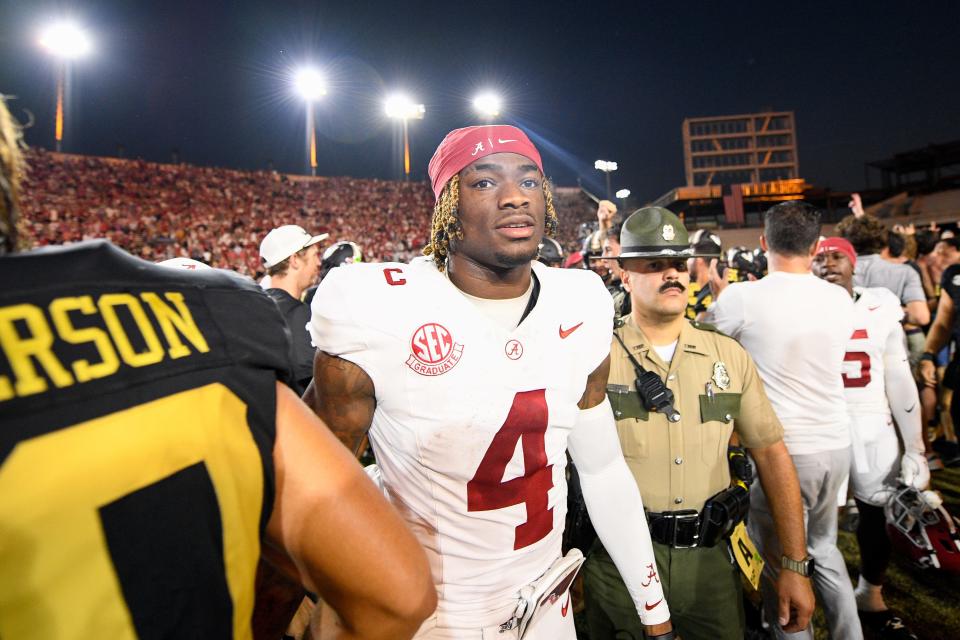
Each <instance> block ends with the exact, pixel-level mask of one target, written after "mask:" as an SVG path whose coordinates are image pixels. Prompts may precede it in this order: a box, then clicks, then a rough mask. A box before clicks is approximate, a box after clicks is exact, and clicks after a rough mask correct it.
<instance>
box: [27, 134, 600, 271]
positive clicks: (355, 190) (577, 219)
mask: <svg viewBox="0 0 960 640" xmlns="http://www.w3.org/2000/svg"><path fill="white" fill-rule="evenodd" d="M27 160H28V164H29V171H28V175H27V184H26V185H25V189H24V199H23V200H24V202H23V209H24V211H23V214H24V219H25V221H26V224H25V227H26V228H25V236H26V238H27V242H28V243H29V244H30V245H31V246H43V245H48V244H62V243H68V242H76V241H80V240H85V239H91V238H108V239H110V240H111V241H113V242H114V243H115V244H117V245H118V246H120V247H122V248H124V249H126V250H127V251H130V252H131V253H133V254H134V255H138V256H141V257H143V258H145V259H147V260H162V259H166V258H173V257H177V256H186V257H190V258H194V259H196V260H201V261H203V262H206V263H208V264H210V265H212V266H215V267H223V268H228V269H233V270H235V271H238V272H240V273H243V274H246V275H249V276H252V277H258V276H259V275H260V274H261V273H262V271H263V269H262V267H261V264H260V259H259V252H258V248H259V245H260V240H261V239H262V238H263V236H264V235H265V234H266V232H267V231H269V230H270V229H272V228H273V227H275V226H279V225H281V224H298V225H300V226H302V227H304V228H305V229H308V230H309V231H311V232H314V233H320V232H327V233H329V234H330V238H329V240H328V242H329V243H333V242H336V241H338V240H353V241H354V242H357V243H359V244H360V245H361V247H362V248H363V251H364V257H365V259H367V260H371V261H387V260H400V261H407V260H410V259H411V258H413V257H415V256H417V255H420V250H421V249H422V248H423V246H424V244H425V243H426V241H427V239H428V235H429V232H430V216H431V212H432V210H433V195H432V193H431V192H430V188H429V186H428V185H427V184H426V183H425V182H407V183H405V182H394V181H385V180H371V179H359V178H346V177H335V178H326V177H318V178H308V177H304V176H291V175H283V174H279V173H276V172H271V171H235V170H230V169H218V168H209V167H196V166H191V165H186V164H176V165H174V164H157V163H150V162H144V161H142V160H124V159H117V158H99V157H88V156H73V155H66V154H57V153H51V152H47V151H44V150H42V149H31V150H30V151H29V153H28V155H27ZM564 191H565V193H563V194H558V196H557V198H556V199H555V204H556V207H557V210H558V215H559V217H560V221H561V226H560V228H561V240H562V242H563V244H564V246H565V247H567V248H573V247H575V246H577V244H578V243H577V235H576V234H577V231H578V227H579V226H580V223H582V222H585V221H589V220H591V219H595V214H594V207H593V205H592V203H591V202H590V201H589V200H588V199H587V198H586V197H584V196H582V195H579V194H577V193H575V192H570V190H564Z"/></svg>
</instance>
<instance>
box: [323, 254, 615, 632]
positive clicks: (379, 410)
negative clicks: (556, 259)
mask: <svg viewBox="0 0 960 640" xmlns="http://www.w3.org/2000/svg"><path fill="white" fill-rule="evenodd" d="M533 272H534V274H535V275H536V280H537V282H539V292H538V295H537V298H536V303H535V305H534V306H533V309H532V310H531V311H530V312H529V314H528V315H527V317H526V318H525V319H524V320H523V322H522V323H521V324H520V325H519V326H518V327H516V328H515V329H513V330H510V331H507V330H505V329H503V328H502V327H501V326H498V325H497V324H496V323H494V322H493V321H491V320H489V319H488V318H487V316H485V315H484V314H483V313H482V312H481V311H479V310H478V308H477V307H476V306H475V305H474V303H473V302H471V301H470V300H468V299H467V298H466V297H465V296H464V295H463V294H462V293H461V292H460V291H459V290H458V289H457V288H456V287H455V286H454V285H453V284H452V283H451V282H450V280H449V279H448V278H447V277H446V276H445V275H444V274H443V273H441V272H440V271H439V270H438V269H437V268H436V266H435V265H434V263H433V261H432V260H430V259H427V258H420V259H416V260H414V261H413V262H412V263H410V264H399V263H381V264H353V265H347V266H345V267H341V268H339V269H334V270H333V271H331V272H330V273H329V274H328V275H327V277H326V278H325V279H324V280H323V282H322V283H321V285H320V288H319V289H318V291H317V295H316V297H315V298H314V299H313V305H312V318H311V323H310V332H311V335H312V336H313V341H314V344H315V346H317V347H318V348H319V349H321V350H323V351H325V352H326V353H329V354H331V355H334V356H338V357H340V358H344V359H345V360H349V361H351V362H353V363H355V364H357V365H359V366H360V367H361V368H362V369H363V370H364V371H365V372H366V373H367V374H368V375H369V376H370V378H371V379H372V380H373V383H374V386H375V388H376V401H377V406H376V411H375V413H374V417H373V424H372V426H371V429H370V440H371V443H372V445H373V449H374V453H375V454H376V457H377V463H378V465H379V466H380V469H381V472H382V474H383V479H384V484H385V487H386V490H387V492H388V494H389V496H390V498H391V500H392V502H393V503H394V505H395V506H396V507H397V508H398V509H399V510H400V512H401V513H402V514H403V516H404V518H405V519H406V521H407V523H408V524H409V525H410V527H411V528H412V529H413V531H414V532H415V534H416V535H417V537H418V538H419V540H420V542H421V544H422V545H423V546H424V548H425V549H426V550H427V555H428V556H429V557H430V560H431V564H432V568H433V572H434V581H435V583H436V585H437V592H438V596H439V606H438V622H439V624H440V625H441V626H464V625H475V624H489V623H490V622H491V620H490V614H491V612H493V611H498V612H501V611H506V610H511V612H512V607H513V606H515V604H516V600H517V592H518V589H519V587H521V586H523V585H525V584H528V583H530V582H531V581H533V580H534V579H536V578H537V577H539V576H540V575H541V574H542V573H543V572H544V571H546V570H547V568H548V567H549V566H550V564H551V562H553V560H555V559H556V558H557V557H559V555H560V540H561V534H562V532H563V526H564V516H565V512H566V492H567V488H566V479H565V475H564V471H565V467H566V460H567V459H566V449H567V436H568V435H569V433H570V430H571V429H572V428H573V426H574V424H575V422H576V420H577V416H578V412H579V409H578V407H577V403H578V402H579V400H580V398H581V397H582V395H583V392H584V390H585V387H586V381H587V377H588V376H589V375H590V373H591V372H593V370H594V369H596V368H597V366H599V365H600V363H601V362H603V360H604V359H605V358H606V357H607V356H608V355H609V353H610V341H611V335H612V334H611V332H612V325H613V304H612V300H611V298H610V295H609V294H608V293H607V291H606V289H605V288H604V286H603V284H602V282H601V280H600V279H599V278H598V277H597V276H596V275H595V274H593V273H592V272H590V271H585V270H561V269H552V268H548V267H546V266H544V265H542V264H540V263H539V262H534V263H533ZM534 292H535V293H537V290H536V288H535V290H534ZM505 619H506V618H504V621H505Z"/></svg>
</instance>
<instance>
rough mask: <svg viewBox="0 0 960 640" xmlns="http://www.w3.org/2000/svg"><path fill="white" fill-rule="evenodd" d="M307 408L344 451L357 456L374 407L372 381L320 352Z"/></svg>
mask: <svg viewBox="0 0 960 640" xmlns="http://www.w3.org/2000/svg"><path fill="white" fill-rule="evenodd" d="M311 392H312V397H311V398H310V399H309V400H307V399H306V398H305V400H306V401H307V404H308V405H309V406H310V407H311V408H312V409H313V411H314V412H315V413H316V414H317V415H318V416H319V417H320V418H321V419H322V420H323V421H324V422H325V423H326V424H327V427H328V428H329V429H330V430H331V431H332V432H333V433H334V435H336V436H337V438H339V440H340V442H342V443H343V444H344V446H345V447H347V448H348V449H350V450H351V451H353V452H354V454H355V455H357V456H359V455H360V453H361V451H360V445H361V444H362V443H363V442H364V440H365V436H366V433H367V430H368V429H369V428H370V423H371V422H372V421H373V412H374V410H375V409H376V407H377V400H376V394H375V390H374V387H373V380H371V379H370V376H368V375H367V373H366V372H365V371H364V370H363V369H361V368H360V367H359V366H357V365H355V364H353V363H352V362H348V361H347V360H344V359H342V358H337V357H334V356H331V355H329V354H326V353H324V352H323V351H319V350H318V351H317V354H316V356H315V357H314V360H313V382H312V383H311V388H308V389H307V393H306V394H305V395H311Z"/></svg>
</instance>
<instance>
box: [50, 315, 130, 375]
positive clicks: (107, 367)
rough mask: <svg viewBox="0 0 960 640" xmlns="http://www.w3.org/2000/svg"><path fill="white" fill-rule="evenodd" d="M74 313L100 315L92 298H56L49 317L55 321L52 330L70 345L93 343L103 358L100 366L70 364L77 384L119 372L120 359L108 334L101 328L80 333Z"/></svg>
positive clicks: (85, 363)
mask: <svg viewBox="0 0 960 640" xmlns="http://www.w3.org/2000/svg"><path fill="white" fill-rule="evenodd" d="M71 311H78V312H80V313H82V314H83V315H87V316H89V315H93V314H95V313H97V305H95V304H94V303H93V298H92V297H90V296H80V297H77V298H57V299H56V300H54V301H53V302H51V303H50V317H51V318H53V326H54V327H55V328H56V330H57V334H58V335H59V336H60V338H61V339H62V340H63V341H64V342H68V343H70V344H86V343H90V344H92V345H93V347H94V348H95V349H96V350H97V353H98V354H99V355H100V362H94V363H91V362H90V361H89V360H84V359H82V358H81V359H80V360H75V361H74V362H73V364H71V367H72V368H73V375H74V376H76V378H77V382H88V381H90V380H96V379H97V378H105V377H106V376H112V375H113V374H115V373H116V372H117V369H119V368H120V359H119V358H118V357H117V351H116V349H114V348H113V344H112V343H111V342H110V338H109V337H108V336H107V333H106V331H104V330H103V329H100V328H98V327H86V328H84V329H77V328H76V327H75V326H73V322H71V320H70V312H71Z"/></svg>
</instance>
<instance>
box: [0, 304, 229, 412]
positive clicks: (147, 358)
mask: <svg viewBox="0 0 960 640" xmlns="http://www.w3.org/2000/svg"><path fill="white" fill-rule="evenodd" d="M141 301H142V302H143V303H145V304H146V306H144V304H142V303H141ZM46 311H47V313H46V314H45V313H44V309H42V308H41V307H39V306H36V305H32V304H17V305H12V306H9V307H0V346H2V351H0V353H2V354H3V356H4V357H5V358H6V360H7V362H9V364H10V367H9V369H10V372H11V373H12V374H13V375H12V376H7V375H0V402H3V401H5V400H10V399H11V398H13V397H15V396H19V397H23V396H29V395H34V394H37V393H43V392H44V391H47V389H48V388H49V386H50V383H51V382H52V383H53V385H54V386H56V387H58V388H59V387H68V386H70V385H72V384H74V383H75V382H76V383H82V382H89V381H91V380H96V379H99V378H105V377H107V376H111V375H114V374H115V373H117V372H118V371H119V370H120V362H121V361H122V362H124V363H126V364H127V365H129V366H131V367H145V366H149V365H153V364H157V363H158V362H161V361H163V360H164V359H165V358H169V359H171V360H175V359H178V358H183V357H185V356H189V355H191V354H193V353H207V352H209V351H210V345H209V344H208V343H207V339H206V337H205V336H204V335H203V333H202V332H201V331H200V327H199V326H198V325H197V323H196V321H195V320H194V318H193V314H192V313H191V312H190V309H189V307H188V306H187V304H186V302H185V301H184V297H183V294H182V293H180V292H177V291H167V292H164V293H162V294H157V293H153V292H143V293H140V294H139V296H135V295H133V294H130V293H107V294H104V295H102V296H100V298H99V299H96V300H95V299H94V297H92V296H89V295H87V296H68V297H62V298H55V299H54V300H52V301H51V302H50V304H49V305H48V307H47V309H46ZM148 312H149V313H148ZM121 313H122V314H124V316H125V317H128V318H129V319H132V321H133V323H132V325H131V324H129V323H128V325H127V326H126V327H125V326H124V323H123V322H121V320H120V318H121V315H120V314H121ZM151 317H152V319H153V321H155V322H156V324H157V326H159V327H160V334H162V336H163V337H162V339H161V336H160V335H159V334H158V333H157V330H156V329H155V328H154V324H153V321H151ZM78 325H79V326H78ZM85 325H86V326H85ZM131 331H133V334H131V333H130V332H131ZM136 334H139V335H136ZM58 340H59V341H62V343H66V344H70V345H84V346H88V347H89V348H92V349H93V350H94V351H95V353H96V356H97V357H96V358H90V359H86V358H81V357H76V358H75V359H74V360H72V361H64V362H61V359H60V357H63V355H62V354H61V356H60V357H58V356H57V354H56V353H54V345H55V343H56V341H58ZM135 344H137V345H142V346H138V347H135V346H134V345H135ZM138 348H139V349H140V351H137V349H138ZM87 353H88V357H89V355H90V352H89V351H88V352H87ZM71 370H72V372H73V374H72V375H71Z"/></svg>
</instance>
